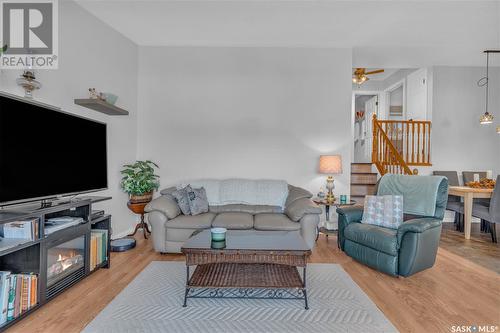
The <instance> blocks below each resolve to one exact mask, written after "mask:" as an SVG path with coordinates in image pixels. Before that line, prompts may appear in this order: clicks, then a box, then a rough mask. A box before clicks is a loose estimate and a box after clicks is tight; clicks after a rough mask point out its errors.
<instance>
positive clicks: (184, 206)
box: [171, 186, 191, 215]
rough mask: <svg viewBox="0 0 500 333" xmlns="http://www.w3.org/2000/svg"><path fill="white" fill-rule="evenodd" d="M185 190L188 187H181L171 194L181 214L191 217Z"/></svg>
mask: <svg viewBox="0 0 500 333" xmlns="http://www.w3.org/2000/svg"><path fill="white" fill-rule="evenodd" d="M187 188H188V186H186V187H183V188H181V189H178V190H175V191H173V192H172V193H171V194H172V196H173V197H174V198H175V201H177V204H178V205H179V208H180V209H181V212H182V214H184V215H191V209H190V208H189V200H188V194H187Z"/></svg>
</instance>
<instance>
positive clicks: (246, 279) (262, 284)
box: [188, 263, 303, 288]
mask: <svg viewBox="0 0 500 333" xmlns="http://www.w3.org/2000/svg"><path fill="white" fill-rule="evenodd" d="M188 287H192V288H196V287H209V288H303V282H302V278H301V277H300V274H299V272H298V271H297V268H296V267H295V266H287V265H277V264H237V263H217V264H205V265H198V266H197V267H196V269H195V271H194V272H193V275H192V276H191V278H190V280H189V284H188Z"/></svg>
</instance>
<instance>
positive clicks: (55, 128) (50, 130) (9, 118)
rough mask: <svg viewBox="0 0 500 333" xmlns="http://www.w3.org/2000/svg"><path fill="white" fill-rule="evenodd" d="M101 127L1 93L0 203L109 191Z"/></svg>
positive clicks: (105, 144)
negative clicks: (107, 189)
mask: <svg viewBox="0 0 500 333" xmlns="http://www.w3.org/2000/svg"><path fill="white" fill-rule="evenodd" d="M107 174H108V171H107V140H106V124H104V123H100V122H97V121H93V120H89V119H85V118H82V117H79V116H75V115H71V114H68V113H65V112H62V111H60V110H57V109H55V108H51V107H49V106H44V105H43V104H38V103H35V102H29V101H25V100H23V99H21V98H15V97H8V96H5V95H0V205H7V204H14V203H21V202H25V201H36V200H42V199H49V198H55V197H58V196H64V195H74V194H78V193H86V192H92V191H98V190H103V189H106V188H107V187H108V178H107Z"/></svg>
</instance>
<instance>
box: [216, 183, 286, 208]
mask: <svg viewBox="0 0 500 333" xmlns="http://www.w3.org/2000/svg"><path fill="white" fill-rule="evenodd" d="M287 196H288V184H287V183H286V181H284V180H267V179H257V180H255V179H225V180H222V181H221V184H220V204H222V205H227V204H246V205H269V206H280V207H284V205H285V200H286V198H287Z"/></svg>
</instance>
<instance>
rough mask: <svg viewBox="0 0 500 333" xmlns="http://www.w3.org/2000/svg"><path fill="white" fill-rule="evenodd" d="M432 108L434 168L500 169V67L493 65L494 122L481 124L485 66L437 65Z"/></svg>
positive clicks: (492, 103)
mask: <svg viewBox="0 0 500 333" xmlns="http://www.w3.org/2000/svg"><path fill="white" fill-rule="evenodd" d="M433 73H434V75H433V107H432V140H431V142H432V163H433V170H457V171H458V172H461V171H470V170H478V171H482V170H493V173H494V175H497V174H498V173H499V172H500V135H499V134H497V133H496V132H495V128H496V126H499V125H500V94H498V91H500V68H498V67H496V68H493V69H491V68H490V102H489V103H490V106H489V110H490V113H493V114H494V116H495V119H494V123H493V124H491V125H488V126H486V125H480V124H479V117H480V115H481V114H483V113H484V102H485V96H484V88H479V87H478V86H477V84H476V82H477V80H478V79H480V78H481V77H483V76H484V74H485V69H484V68H482V67H434V68H433Z"/></svg>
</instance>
